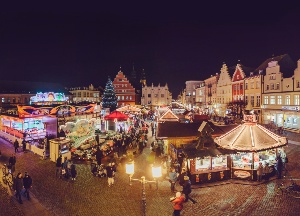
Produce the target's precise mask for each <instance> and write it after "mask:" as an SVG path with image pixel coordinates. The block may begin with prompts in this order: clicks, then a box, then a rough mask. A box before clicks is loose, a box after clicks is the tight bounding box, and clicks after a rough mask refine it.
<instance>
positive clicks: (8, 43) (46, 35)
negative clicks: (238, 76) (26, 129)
mask: <svg viewBox="0 0 300 216" xmlns="http://www.w3.org/2000/svg"><path fill="white" fill-rule="evenodd" d="M22 2H23V3H22ZM24 2H25V3H27V4H24ZM30 2H31V1H30ZM39 2H42V3H39ZM45 2H48V1H38V2H36V3H35V4H33V3H32V5H30V4H29V3H28V2H27V1H20V2H19V3H18V2H15V1H13V4H12V5H5V4H6V3H5V4H3V3H1V5H0V74H1V79H6V80H12V79H17V80H32V81H49V82H60V83H62V84H64V85H66V86H79V85H88V84H91V83H92V84H94V85H95V86H98V85H102V86H104V85H105V83H106V81H107V77H108V76H111V77H112V78H114V77H115V76H116V74H117V72H118V71H119V67H120V65H121V66H122V71H124V73H125V74H129V73H130V72H131V70H132V64H133V62H134V63H135V68H136V70H137V71H140V70H141V69H142V68H144V69H145V72H146V74H147V83H148V84H149V85H150V84H151V83H152V82H154V84H155V85H157V84H158V83H161V84H165V83H166V82H167V83H168V85H169V87H170V89H171V91H172V92H173V97H175V96H177V94H178V93H179V91H180V90H181V89H182V88H184V86H185V81H186V80H197V79H199V80H203V79H205V78H208V77H209V76H210V75H211V74H215V73H216V72H219V70H220V68H221V66H222V62H226V63H227V65H228V66H232V65H235V64H236V63H237V61H238V60H240V61H241V63H242V64H244V65H245V66H249V67H257V66H258V65H259V64H260V63H261V62H263V61H264V60H265V59H267V58H269V57H271V56H272V54H274V55H281V54H285V53H287V54H290V56H291V58H292V59H293V60H294V61H297V60H298V59H299V58H300V49H299V48H300V46H299V45H300V42H299V41H300V28H299V21H300V16H299V14H297V13H296V9H295V10H294V9H293V8H296V7H295V5H285V2H281V4H280V5H278V4H274V3H264V4H262V3H259V4H254V3H253V2H252V1H251V4H247V3H243V4H241V2H243V1H239V2H240V3H235V4H230V3H228V2H229V1H221V2H222V3H221V4H220V2H219V1H210V2H211V3H202V1H198V3H197V4H193V3H185V1H181V2H180V3H179V2H178V3H176V1H170V2H169V3H157V4H156V3H154V2H149V3H145V2H142V1H140V3H130V2H131V1H120V2H118V1H109V2H111V3H103V1H95V2H97V3H87V2H88V1H81V3H79V2H78V3H76V1H69V2H68V3H62V2H65V1H59V4H53V3H52V1H50V2H48V3H45ZM161 2H163V1H161ZM249 2H250V1H249ZM287 3H288V2H286V4H287Z"/></svg>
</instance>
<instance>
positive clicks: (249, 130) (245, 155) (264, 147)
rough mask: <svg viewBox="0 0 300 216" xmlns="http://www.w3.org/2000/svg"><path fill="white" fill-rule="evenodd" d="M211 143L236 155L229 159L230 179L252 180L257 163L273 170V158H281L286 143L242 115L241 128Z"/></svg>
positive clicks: (238, 127)
mask: <svg viewBox="0 0 300 216" xmlns="http://www.w3.org/2000/svg"><path fill="white" fill-rule="evenodd" d="M215 143H216V144H217V145H218V146H219V147H220V148H223V149H224V150H234V151H236V152H238V153H237V154H233V155H231V177H232V178H238V179H247V180H256V179H257V172H256V169H257V167H258V165H259V162H261V163H262V164H263V165H266V164H268V165H269V166H270V167H271V168H274V164H275V163H276V160H275V159H276V156H277V155H278V154H284V149H283V146H285V145H287V143H288V141H287V138H286V137H282V136H279V135H277V134H275V133H273V132H271V131H269V130H268V129H266V128H265V127H263V126H261V125H259V124H257V120H256V116H255V115H245V116H244V123H243V124H241V125H239V126H237V127H236V128H234V129H233V130H231V131H229V132H227V133H226V134H224V135H222V136H220V137H217V138H215ZM272 170H273V169H272ZM272 173H274V172H272Z"/></svg>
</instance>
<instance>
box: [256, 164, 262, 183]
mask: <svg viewBox="0 0 300 216" xmlns="http://www.w3.org/2000/svg"><path fill="white" fill-rule="evenodd" d="M263 170H264V167H263V165H262V162H259V165H258V167H257V180H258V181H259V182H260V181H261V179H262V175H263Z"/></svg>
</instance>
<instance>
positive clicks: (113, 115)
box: [104, 111, 129, 121]
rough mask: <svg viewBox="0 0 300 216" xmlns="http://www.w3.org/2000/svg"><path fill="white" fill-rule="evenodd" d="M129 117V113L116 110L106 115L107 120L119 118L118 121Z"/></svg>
mask: <svg viewBox="0 0 300 216" xmlns="http://www.w3.org/2000/svg"><path fill="white" fill-rule="evenodd" d="M128 118H129V116H128V115H125V114H123V113H121V112H119V111H114V112H112V113H110V114H109V115H107V116H105V117H104V119H105V120H113V121H114V120H115V119H116V120H118V121H127V119H128Z"/></svg>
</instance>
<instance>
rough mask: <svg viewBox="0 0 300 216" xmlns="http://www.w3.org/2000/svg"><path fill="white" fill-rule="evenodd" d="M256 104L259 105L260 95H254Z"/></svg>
mask: <svg viewBox="0 0 300 216" xmlns="http://www.w3.org/2000/svg"><path fill="white" fill-rule="evenodd" d="M256 106H257V107H259V106H260V95H256Z"/></svg>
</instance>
